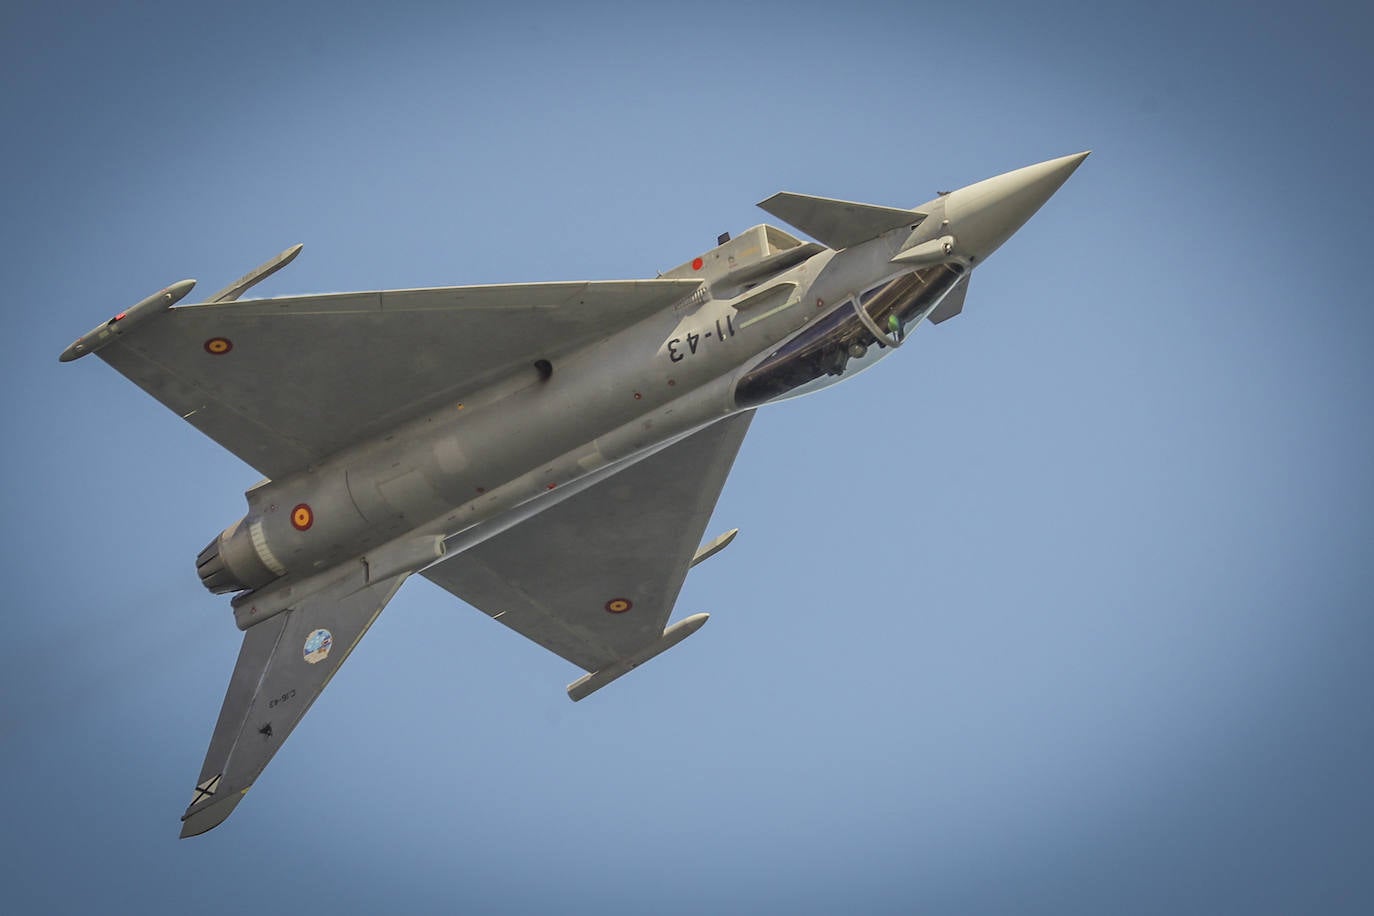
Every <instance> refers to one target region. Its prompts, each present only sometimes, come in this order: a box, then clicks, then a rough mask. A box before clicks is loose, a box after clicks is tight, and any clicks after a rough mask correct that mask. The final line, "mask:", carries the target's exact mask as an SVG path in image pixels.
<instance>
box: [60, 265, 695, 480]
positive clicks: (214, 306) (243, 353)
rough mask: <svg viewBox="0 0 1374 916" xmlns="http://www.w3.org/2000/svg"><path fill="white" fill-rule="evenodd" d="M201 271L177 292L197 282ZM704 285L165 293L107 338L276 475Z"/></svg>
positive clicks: (109, 345) (101, 347)
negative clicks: (192, 296)
mask: <svg viewBox="0 0 1374 916" xmlns="http://www.w3.org/2000/svg"><path fill="white" fill-rule="evenodd" d="M289 253H290V249H289V250H288V251H287V252H283V256H285V255H287V254H289ZM260 270H261V269H260ZM250 277H251V275H250ZM190 282H193V281H187V283H183V284H178V285H177V286H174V287H171V288H169V290H166V291H164V295H165V294H167V293H171V294H172V295H175V294H176V293H178V292H179V293H180V295H185V294H186V292H187V291H188V290H189V289H190V285H189V283H190ZM700 285H701V281H700V280H699V279H697V280H690V279H687V280H609V281H598V282H573V283H514V284H508V285H502V286H452V287H440V288H436V289H404V290H384V291H381V292H365V293H333V294H329V295H319V296H292V297H288V298H281V299H251V300H238V301H212V302H209V303H203V304H200V305H186V306H178V307H176V308H164V309H162V310H161V311H158V310H157V309H156V308H154V306H157V307H158V308H160V307H161V301H160V298H161V297H153V298H154V299H155V300H158V301H154V302H152V303H150V305H149V306H148V308H149V309H151V313H139V314H138V315H137V316H135V311H136V310H137V309H138V308H139V307H140V306H142V303H140V306H135V307H134V308H133V309H130V310H129V312H128V315H129V318H128V319H126V320H125V321H123V322H120V323H119V324H116V325H114V327H113V330H114V331H116V332H117V331H118V330H119V329H120V328H123V327H125V325H126V324H130V323H133V322H134V319H135V317H137V318H138V319H139V320H138V321H137V322H136V327H129V328H128V329H127V330H126V331H124V332H123V333H113V332H112V333H111V334H110V335H108V336H107V337H105V338H101V340H100V341H98V342H97V344H98V346H96V347H95V348H93V350H92V351H91V352H96V353H98V355H99V356H100V358H101V359H103V360H104V361H105V362H107V363H109V364H110V365H111V366H113V367H114V368H115V369H116V370H118V371H119V372H120V373H121V374H123V375H124V376H125V377H126V378H128V379H129V380H130V381H132V382H133V383H134V384H136V385H138V386H139V387H140V388H142V389H143V390H144V391H146V392H148V393H149V394H151V395H152V396H153V397H155V398H157V399H158V400H159V401H161V402H162V403H163V404H165V405H167V406H168V407H169V408H171V409H172V410H174V411H176V413H177V416H179V417H181V418H182V419H184V420H186V421H187V422H188V423H190V424H191V425H192V426H194V427H196V428H197V429H199V430H200V431H201V432H203V433H205V434H206V435H207V436H209V437H210V438H211V439H213V440H215V441H216V442H218V443H219V444H220V445H222V446H224V447H225V448H226V449H228V450H229V451H230V452H233V453H234V454H235V455H237V456H238V457H240V458H242V459H243V460H244V461H246V462H247V463H248V464H249V465H251V466H252V467H254V468H256V469H257V470H258V471H260V472H262V474H263V475H264V476H266V477H270V478H273V479H276V478H279V477H283V476H286V475H287V474H290V473H292V472H294V471H298V470H300V469H302V468H304V467H306V466H308V465H310V464H312V463H315V462H318V461H320V460H322V459H323V458H325V457H327V456H328V455H331V454H333V453H335V452H337V451H339V450H340V449H343V448H347V447H348V446H350V445H352V444H354V443H356V442H360V441H363V440H365V439H368V438H370V437H372V436H376V435H378V434H380V433H381V432H383V431H385V430H387V429H390V428H392V427H394V426H396V425H397V424H398V423H401V422H403V421H405V420H406V419H409V418H411V417H415V416H421V415H423V414H424V413H426V412H427V411H431V410H435V409H437V408H438V407H439V406H441V405H445V404H449V403H453V402H458V401H461V400H463V398H464V397H466V396H468V395H470V394H471V393H472V392H473V391H475V390H477V389H480V388H482V387H483V386H485V385H488V384H491V383H492V382H493V381H496V380H497V379H503V378H513V377H515V376H517V375H519V374H520V373H524V374H525V376H526V377H527V379H528V380H529V382H530V383H533V382H534V380H535V379H537V378H538V377H539V370H537V369H536V367H535V363H536V361H538V360H547V361H550V362H551V363H552V365H553V366H557V365H558V361H559V358H560V357H561V356H562V355H563V354H566V353H569V352H572V351H573V350H576V349H577V348H579V347H583V346H586V345H587V344H588V343H591V342H592V341H595V340H599V339H601V338H603V337H606V336H608V335H610V334H613V333H615V332H616V331H618V330H620V329H621V328H624V327H628V326H629V325H631V324H633V323H634V322H636V321H639V320H641V319H642V318H645V317H647V316H649V315H653V314H655V313H657V312H659V311H661V310H662V309H664V308H666V307H667V306H669V305H671V304H672V303H674V302H676V301H678V300H680V299H682V298H683V297H685V296H688V295H690V294H691V293H692V292H694V291H695V290H696V289H697V288H698V287H699V286H700ZM241 286H243V281H240V282H239V283H237V284H234V285H233V286H231V287H229V288H228V289H227V290H225V291H224V292H222V293H219V294H217V296H216V298H222V297H226V296H232V295H235V294H236V291H237V290H238V289H239V287H241ZM145 301H146V300H145ZM115 321H118V319H112V322H115ZM88 336H89V335H88ZM70 352H71V351H70V349H69V351H68V353H70ZM68 353H64V354H63V358H68ZM77 355H79V354H77Z"/></svg>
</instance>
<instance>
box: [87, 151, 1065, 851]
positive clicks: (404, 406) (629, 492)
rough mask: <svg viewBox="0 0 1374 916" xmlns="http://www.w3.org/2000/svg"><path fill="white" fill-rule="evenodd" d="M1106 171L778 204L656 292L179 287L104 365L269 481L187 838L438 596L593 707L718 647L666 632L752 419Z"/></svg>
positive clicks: (869, 345)
mask: <svg viewBox="0 0 1374 916" xmlns="http://www.w3.org/2000/svg"><path fill="white" fill-rule="evenodd" d="M1087 155H1088V154H1087V153H1086V152H1085V153H1079V154H1077V155H1073V156H1065V157H1063V158H1060V159H1052V160H1050V161H1048V162H1042V163H1040V164H1038V165H1032V166H1028V167H1026V168H1022V169H1018V170H1016V171H1013V172H1008V173H1006V174H1003V175H999V176H997V177H995V178H989V179H987V180H986V181H980V182H978V183H976V184H972V185H969V186H968V187H965V188H961V189H959V190H957V191H952V192H947V193H943V192H942V193H941V194H940V195H939V196H937V197H936V199H934V200H932V201H930V202H928V203H926V204H923V205H922V206H919V207H916V208H915V209H913V210H903V209H898V208H894V207H883V206H871V205H868V204H860V203H851V202H848V201H841V200H831V199H828V198H822V197H807V196H804V195H800V194H789V193H782V194H776V195H774V196H773V197H770V198H768V199H767V200H765V201H764V202H763V203H762V204H760V207H762V208H763V209H764V210H765V211H767V212H768V213H770V214H772V215H773V216H775V217H777V218H778V219H779V220H781V221H783V222H785V223H787V224H790V225H791V226H793V227H795V228H796V229H799V230H801V231H802V232H804V233H805V234H807V235H809V236H811V238H813V239H815V241H812V242H803V241H801V240H799V239H797V238H795V237H793V236H792V235H790V234H789V233H787V232H784V231H783V230H781V229H778V228H776V227H774V226H769V225H760V226H755V227H754V228H752V229H749V230H747V231H746V232H744V233H743V234H741V235H740V236H738V237H737V238H734V239H731V238H729V237H728V235H726V236H721V238H720V240H719V244H718V246H717V247H716V248H713V249H711V250H710V251H707V252H706V253H704V254H702V255H700V256H697V257H694V258H692V259H691V260H689V261H688V262H686V263H685V264H682V265H681V266H679V267H676V268H674V269H672V270H670V271H668V272H667V273H665V274H662V275H660V276H659V277H658V278H656V279H653V280H625V281H608V282H573V283H523V284H514V285H509V286H458V287H448V288H441V289H406V290H388V291H384V292H368V293H341V294H330V295H319V296H293V297H286V298H278V299H259V300H241V299H240V298H239V297H240V296H241V295H242V294H243V293H244V292H246V291H247V290H248V289H249V288H251V287H252V286H253V285H254V284H256V283H257V282H258V281H260V280H262V279H263V278H264V277H266V276H268V275H269V274H271V273H273V272H275V271H277V270H279V269H280V268H281V267H283V266H285V265H286V264H287V263H288V262H289V261H290V260H291V259H292V258H294V257H295V256H296V254H297V253H298V252H299V251H300V246H299V245H297V246H295V247H294V248H290V249H288V250H286V251H284V252H282V254H281V255H279V256H278V257H276V258H274V259H272V260H271V261H268V262H267V263H266V264H264V265H262V266H261V267H259V268H258V269H256V270H254V271H252V272H250V273H249V274H248V275H246V276H245V277H243V278H242V279H240V280H239V281H238V282H236V283H234V284H233V285H231V286H229V287H227V288H226V289H224V290H222V291H221V292H218V293H216V294H215V295H213V296H211V297H210V298H209V299H207V300H205V301H204V302H202V303H199V304H196V305H190V306H181V307H177V308H172V306H174V305H176V303H177V302H179V301H180V300H181V299H183V298H184V297H185V296H186V295H187V294H188V293H189V292H190V291H191V288H192V287H193V286H194V285H195V281H194V280H183V281H182V282H180V283H176V284H174V285H172V286H169V287H168V288H167V289H165V290H162V291H161V292H159V293H157V294H155V295H153V296H150V297H148V298H147V299H145V300H143V301H142V302H140V303H138V304H137V305H135V306H133V307H131V308H129V309H128V310H126V311H124V312H121V313H119V314H118V315H115V316H114V317H113V318H111V319H110V320H109V321H107V322H105V323H104V324H102V325H100V326H99V327H97V328H96V329H95V330H93V331H91V332H90V333H88V334H86V335H85V336H83V337H81V338H80V339H79V340H77V341H76V342H75V343H73V344H72V345H71V346H70V347H68V348H67V350H66V351H65V352H64V353H63V354H62V356H61V359H62V360H63V361H64V362H66V361H70V360H74V359H78V358H80V357H82V356H85V355H87V354H89V353H96V354H98V355H99V356H100V358H101V359H103V360H104V361H105V362H107V363H109V364H110V365H111V366H113V367H114V368H115V369H116V370H118V371H119V372H121V373H123V374H124V375H125V376H126V377H128V378H129V379H130V380H132V381H133V382H134V384H136V385H138V386H139V387H140V388H142V389H143V390H144V391H147V392H148V393H149V394H151V395H152V396H153V397H155V398H157V399H158V400H159V401H161V402H162V403H163V404H165V405H167V406H168V407H170V408H171V409H172V410H174V411H176V413H177V415H178V416H180V417H181V418H182V419H184V420H186V421H187V422H189V423H190V424H191V425H192V426H195V427H196V428H197V429H199V430H200V431H201V432H203V433H205V434H206V435H207V436H209V437H210V438H211V439H214V440H215V441H216V442H218V443H219V444H220V445H222V446H224V447H225V448H227V449H228V450H229V451H231V452H233V453H234V454H235V455H237V456H238V457H239V458H242V459H243V460H244V461H246V462H247V463H248V464H249V465H251V466H252V467H254V468H255V469H257V470H258V471H259V472H261V473H262V474H263V475H264V476H265V479H263V480H262V481H261V482H259V483H257V484H255V485H254V486H253V487H251V488H250V489H249V490H248V492H247V493H246V494H245V496H246V498H247V502H248V512H247V514H246V515H244V517H243V518H241V519H239V520H238V521H236V522H234V523H233V524H232V525H230V526H229V527H228V528H226V529H224V531H223V533H221V534H219V535H216V536H215V537H214V539H213V540H211V541H210V543H209V545H207V546H206V548H205V549H204V550H202V551H201V552H200V555H199V556H198V557H197V558H196V570H197V572H198V573H199V574H200V578H201V581H202V582H203V583H204V585H205V587H206V588H208V589H209V590H210V591H211V592H214V593H216V594H232V595H233V597H232V598H231V599H230V604H231V605H232V607H233V612H234V620H235V622H236V623H237V624H238V627H239V629H240V630H242V631H243V647H242V649H241V650H240V652H239V656H238V661H237V663H236V664H235V666H234V670H233V673H232V674H231V675H230V678H229V689H228V691H227V692H226V694H225V697H224V705H223V707H222V708H221V709H220V714H219V721H218V722H217V723H216V724H215V730H214V733H213V735H212V736H211V738H210V749H209V751H208V752H207V754H206V756H205V765H204V767H203V768H202V769H201V773H200V778H199V780H197V782H196V784H195V789H194V792H193V794H192V798H191V803H190V805H189V806H188V807H187V809H186V813H185V814H184V815H183V816H182V819H181V820H182V829H181V835H182V836H183V837H189V836H195V835H197V834H201V833H204V832H205V831H207V830H210V829H211V828H213V827H215V826H217V825H219V824H220V823H222V822H223V821H224V819H225V818H227V817H228V816H229V814H230V813H231V812H232V811H233V810H234V808H235V806H236V805H238V803H239V801H240V800H241V799H242V798H243V795H244V793H246V792H247V791H248V788H249V787H250V786H251V785H252V784H253V782H254V781H255V780H256V779H257V778H258V776H259V774H261V773H262V771H263V768H264V767H265V766H266V765H267V763H268V761H270V760H271V759H272V755H274V754H275V753H276V752H277V750H278V748H280V747H281V745H282V742H284V741H285V740H286V738H287V736H288V735H290V734H291V730H292V729H293V728H294V727H295V726H296V724H297V723H298V722H299V721H300V720H301V717H302V716H303V715H304V714H305V711H306V710H307V709H309V708H310V704H311V703H312V702H314V700H315V698H316V697H317V696H319V694H320V692H321V691H322V690H323V689H324V686H325V685H326V684H327V683H329V680H330V678H331V677H333V675H334V674H335V672H336V671H337V669H338V667H339V666H340V665H341V664H342V663H343V661H344V659H345V658H347V657H348V654H349V653H350V652H351V651H352V649H353V647H354V646H356V645H357V644H358V641H359V640H360V639H362V637H363V634H364V633H366V632H367V629H368V627H369V626H371V624H372V622H373V621H374V620H376V619H377V615H378V614H379V613H380V612H381V610H382V608H384V607H385V606H386V604H387V602H388V601H390V600H391V598H392V596H393V595H395V594H396V590H397V589H399V588H400V587H401V584H402V583H403V582H404V581H405V580H406V579H407V578H408V577H409V576H411V575H414V574H417V573H418V574H419V575H421V576H424V577H425V578H426V579H428V580H430V581H431V582H433V583H435V584H436V585H438V586H439V587H440V588H443V589H446V590H447V591H449V592H451V593H452V594H453V595H454V596H456V597H457V598H459V599H461V600H462V601H465V602H467V603H468V604H470V605H472V606H473V607H475V608H477V609H478V610H480V611H483V612H484V613H486V614H488V615H490V616H491V617H492V619H494V620H496V621H498V622H499V623H502V624H504V625H506V626H507V627H510V628H511V629H512V630H514V631H515V632H517V633H519V634H520V635H522V636H525V637H527V638H528V639H531V640H533V641H534V642H536V643H538V644H539V645H541V646H543V647H544V648H546V649H548V650H549V651H551V652H554V653H556V654H558V655H560V656H562V657H563V658H565V659H567V660H568V661H570V662H572V663H573V664H574V665H576V666H578V667H579V668H581V669H582V670H583V671H585V672H586V674H585V675H583V676H582V677H579V678H578V679H577V680H575V681H573V683H572V684H570V685H569V686H568V688H567V690H568V696H569V697H571V698H572V699H573V700H581V699H583V698H585V697H586V696H588V695H589V694H591V693H593V692H594V691H597V690H600V689H601V688H602V687H605V686H606V685H607V684H609V683H611V682H612V681H614V680H616V679H617V678H619V677H621V676H622V675H624V674H626V673H627V672H629V671H631V670H632V669H634V668H636V667H638V666H639V665H642V664H644V663H645V662H647V661H649V660H650V659H652V658H653V657H654V656H656V655H658V654H659V653H660V652H663V651H665V650H667V649H669V648H671V647H673V646H675V645H677V644H678V643H679V642H681V641H682V640H683V639H685V638H686V637H688V636H690V635H691V634H692V633H695V632H696V631H697V630H698V629H700V628H701V626H702V624H704V623H705V622H706V618H707V615H706V614H695V615H693V616H689V617H684V618H682V619H680V620H678V621H677V622H675V623H672V624H669V623H668V618H669V616H670V614H671V613H672V610H673V605H674V603H675V601H676V599H677V595H678V592H679V590H680V589H681V588H682V583H683V580H684V579H685V578H686V576H687V571H688V570H689V569H691V567H693V566H695V565H696V564H698V563H700V562H702V561H703V560H705V559H707V558H709V557H710V556H712V555H713V554H714V553H716V552H717V551H719V550H721V549H722V548H724V547H725V546H726V545H727V544H729V543H730V540H731V538H733V536H734V534H735V531H729V532H726V533H724V534H722V535H720V536H719V537H716V538H714V539H712V540H709V541H707V542H705V543H704V544H703V543H702V538H703V535H704V534H705V528H706V524H707V522H708V520H709V518H710V516H711V513H712V511H713V509H714V507H715V504H716V499H717V496H718V495H719V493H720V490H721V487H722V486H723V485H724V482H725V478H726V475H727V474H728V473H729V471H730V466H731V464H732V463H733V462H734V459H735V454H736V452H737V451H738V449H739V447H740V443H741V442H742V441H743V439H744V434H745V432H746V431H747V430H748V429H749V423H750V421H751V420H752V419H753V416H754V411H755V410H756V409H757V408H759V407H761V406H763V405H765V404H770V403H773V402H775V401H780V400H782V399H784V398H791V397H795V396H797V395H800V394H804V393H807V392H811V391H815V390H817V389H820V388H824V387H826V386H829V385H832V384H834V383H835V382H839V381H842V380H844V379H847V378H849V377H850V376H853V375H857V374H858V373H859V372H862V371H863V370H864V369H866V368H868V367H869V366H871V365H873V364H874V363H875V362H877V361H878V360H880V359H882V358H883V357H885V356H887V355H888V354H890V353H893V352H895V351H896V350H898V349H900V348H901V347H902V345H903V344H904V343H905V342H906V341H907V340H908V339H909V337H910V335H911V333H912V331H913V330H914V329H915V327H916V326H917V325H918V324H919V323H920V322H921V321H922V320H929V321H930V322H931V323H939V322H942V321H945V320H946V319H948V318H952V317H953V316H955V315H957V314H959V312H960V310H961V309H962V308H963V305H964V296H965V293H966V292H967V290H968V284H969V278H970V277H971V275H972V273H973V270H974V269H975V268H976V267H977V266H978V265H981V264H982V263H983V261H984V260H986V259H987V257H988V256H989V255H991V254H992V253H993V252H994V251H996V250H997V248H998V246H1000V245H1001V244H1002V243H1003V242H1004V241H1006V240H1007V239H1008V238H1009V237H1010V236H1011V235H1012V233H1014V232H1015V231H1016V230H1017V229H1019V228H1020V227H1021V225H1022V224H1023V223H1025V222H1026V220H1028V219H1029V218H1030V217H1031V215H1032V214H1034V213H1035V212H1036V210H1038V209H1039V208H1040V207H1041V205H1043V204H1044V203H1045V201H1046V200H1048V199H1049V198H1050V196H1051V195H1052V194H1054V193H1055V191H1057V190H1058V189H1059V187H1060V186H1061V185H1062V184H1063V183H1064V182H1065V181H1066V180H1067V179H1068V177H1069V175H1070V174H1072V173H1073V171H1074V169H1076V168H1077V167H1078V165H1079V164H1080V163H1081V162H1082V161H1083V160H1084V159H1085V158H1086V157H1087Z"/></svg>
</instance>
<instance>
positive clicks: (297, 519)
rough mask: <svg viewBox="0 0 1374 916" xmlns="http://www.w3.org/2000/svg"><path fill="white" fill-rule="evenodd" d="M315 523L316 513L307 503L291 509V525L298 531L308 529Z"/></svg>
mask: <svg viewBox="0 0 1374 916" xmlns="http://www.w3.org/2000/svg"><path fill="white" fill-rule="evenodd" d="M313 524H315V513H314V512H313V511H311V509H310V507H309V506H307V505H306V504H305V503H301V504H300V505H299V506H297V507H296V508H294V509H292V510H291V527H292V528H295V529H296V530H297V531H308V530H310V526H311V525H313Z"/></svg>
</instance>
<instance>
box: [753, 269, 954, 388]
mask: <svg viewBox="0 0 1374 916" xmlns="http://www.w3.org/2000/svg"><path fill="white" fill-rule="evenodd" d="M965 279H966V276H965V268H964V266H963V265H962V264H959V263H957V262H953V263H948V264H939V265H936V266H934V267H928V268H925V269H923V270H916V271H911V272H909V273H904V274H900V275H898V276H896V277H891V278H889V279H887V280H884V281H883V282H882V283H879V284H877V285H875V286H873V287H871V288H870V289H868V290H866V291H864V292H863V293H862V294H860V295H859V297H858V298H857V299H854V298H850V299H848V300H846V301H844V302H842V303H841V304H840V305H839V306H837V307H836V308H834V309H832V310H831V311H830V312H828V313H826V314H825V315H823V316H821V317H820V318H819V319H817V320H815V321H814V322H812V323H811V324H809V325H807V326H806V327H805V328H803V329H802V330H801V331H799V332H798V333H797V334H796V335H795V336H793V337H792V338H791V339H789V340H787V341H785V342H784V343H783V344H782V345H781V346H779V347H778V348H777V349H776V350H774V351H773V352H772V353H770V354H769V355H768V356H766V357H764V359H763V361H762V362H760V363H759V364H758V365H757V366H755V367H754V368H753V369H751V370H749V371H748V372H746V373H745V374H744V375H743V376H741V377H740V380H739V383H738V384H737V385H736V386H735V403H736V404H737V405H738V406H740V407H757V406H758V405H760V404H763V403H766V402H768V401H775V400H781V399H783V398H788V397H796V396H798V395H802V394H807V393H809V392H812V391H816V390H819V389H821V388H825V387H827V386H829V385H833V384H835V383H836V382H838V381H841V380H843V379H846V378H849V377H850V376H853V375H857V374H858V373H860V372H862V371H863V370H864V369H867V368H868V367H869V366H871V365H873V364H874V363H876V362H877V361H878V360H879V359H881V358H883V357H884V356H886V355H887V354H889V353H891V352H892V351H893V350H895V349H896V348H897V347H900V346H901V345H902V343H903V342H905V340H906V336H907V334H908V333H910V332H911V331H912V330H914V329H915V327H916V325H917V324H918V323H919V322H920V320H921V319H922V318H925V317H926V316H928V315H929V314H930V313H931V312H933V311H934V310H935V309H936V308H938V307H939V305H940V303H941V302H942V301H943V300H944V299H945V298H946V297H947V296H948V295H949V294H950V293H951V292H952V291H953V290H954V289H955V288H956V287H957V286H958V285H959V284H960V282H962V281H964V280H965Z"/></svg>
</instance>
